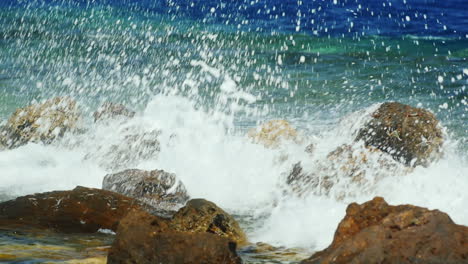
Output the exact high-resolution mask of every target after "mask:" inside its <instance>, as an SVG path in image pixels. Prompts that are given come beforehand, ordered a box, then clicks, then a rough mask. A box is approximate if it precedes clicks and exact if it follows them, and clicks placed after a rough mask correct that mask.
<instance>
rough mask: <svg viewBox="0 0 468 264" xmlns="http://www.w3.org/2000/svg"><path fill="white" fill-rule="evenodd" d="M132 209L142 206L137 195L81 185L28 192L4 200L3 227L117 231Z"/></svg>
mask: <svg viewBox="0 0 468 264" xmlns="http://www.w3.org/2000/svg"><path fill="white" fill-rule="evenodd" d="M130 209H135V210H142V208H141V207H140V206H139V205H138V202H137V201H136V200H134V199H133V198H130V197H126V196H123V195H120V194H118V193H114V192H110V191H105V190H100V189H92V188H85V187H81V186H78V187H76V188H75V189H73V190H72V191H54V192H46V193H40V194H34V195H27V196H23V197H19V198H16V199H15V200H10V201H6V202H3V203H0V227H3V226H18V227H21V226H35V227H42V228H52V229H55V230H58V231H61V232H91V233H92V232H96V231H98V230H99V229H110V230H113V231H115V230H116V229H117V225H118V223H119V221H120V219H122V218H123V217H124V216H125V215H126V214H127V213H128V212H129V210H130Z"/></svg>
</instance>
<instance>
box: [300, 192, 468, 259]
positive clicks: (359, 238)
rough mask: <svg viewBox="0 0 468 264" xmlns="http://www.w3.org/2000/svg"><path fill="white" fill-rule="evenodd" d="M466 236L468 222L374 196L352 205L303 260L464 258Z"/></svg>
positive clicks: (466, 252) (467, 253)
mask: <svg viewBox="0 0 468 264" xmlns="http://www.w3.org/2000/svg"><path fill="white" fill-rule="evenodd" d="M467 241H468V227H466V226H460V225H456V224H455V223H454V222H453V221H452V220H451V219H450V217H449V216H448V215H447V214H445V213H443V212H440V211H438V210H428V209H426V208H422V207H417V206H412V205H399V206H391V205H388V204H387V203H386V202H385V200H384V199H383V198H380V197H376V198H374V199H373V200H371V201H369V202H366V203H364V204H361V205H358V204H356V203H352V204H350V205H349V206H348V208H347V209H346V216H345V218H344V219H343V220H342V221H341V222H340V224H339V225H338V228H337V230H336V232H335V236H334V239H333V242H332V244H331V245H330V246H329V247H328V248H326V249H325V250H323V251H320V252H317V253H315V254H314V255H313V256H312V257H310V258H309V259H307V260H304V261H303V262H301V263H303V264H312V263H317V264H318V263H330V264H332V263H334V264H339V263H343V264H344V263H389V264H393V263H395V264H405V263H434V264H435V263H447V264H450V263H453V264H455V263H468V244H467V243H468V242H467Z"/></svg>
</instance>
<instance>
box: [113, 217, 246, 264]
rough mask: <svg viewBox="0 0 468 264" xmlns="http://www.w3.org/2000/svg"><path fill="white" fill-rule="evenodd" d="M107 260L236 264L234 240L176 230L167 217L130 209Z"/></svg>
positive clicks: (239, 261)
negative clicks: (172, 227)
mask: <svg viewBox="0 0 468 264" xmlns="http://www.w3.org/2000/svg"><path fill="white" fill-rule="evenodd" d="M107 260H108V262H107V263H109V264H117V263H118V264H125V263H129V264H130V263H140V264H145V263H148V264H150V263H151V264H152V263H164V264H173V263H174V264H183V263H187V264H188V263H206V264H210V263H213V264H218V263H226V264H231V263H233V264H234V263H235V264H239V263H241V260H240V258H239V257H238V256H237V253H236V243H235V242H232V241H230V240H229V239H227V238H224V237H220V236H217V235H215V234H210V233H204V232H203V233H188V232H178V231H174V230H172V229H171V227H170V226H169V220H167V219H163V218H160V217H158V216H153V215H150V214H148V213H146V212H141V211H134V212H131V213H129V214H128V215H127V217H125V218H124V219H123V220H122V221H121V223H120V225H119V228H118V230H117V236H116V239H115V241H114V243H113V245H112V247H111V249H110V251H109V255H108V257H107Z"/></svg>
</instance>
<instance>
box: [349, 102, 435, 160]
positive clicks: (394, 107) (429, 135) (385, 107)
mask: <svg viewBox="0 0 468 264" xmlns="http://www.w3.org/2000/svg"><path fill="white" fill-rule="evenodd" d="M356 140H363V141H364V142H365V144H366V145H368V146H374V147H376V148H378V149H380V150H382V151H384V152H386V153H389V154H390V155H392V157H393V158H395V159H396V160H398V161H402V162H403V163H405V164H406V165H410V166H418V165H423V166H427V165H428V164H430V162H432V161H433V160H435V159H437V158H439V157H440V156H441V151H442V150H441V149H442V144H443V141H444V139H443V133H442V129H441V127H440V125H439V121H438V120H437V119H436V117H435V116H434V115H433V114H432V113H431V112H429V111H427V110H425V109H421V108H415V107H411V106H409V105H404V104H400V103H396V102H389V103H384V104H382V105H381V106H380V107H379V108H378V109H377V110H376V111H375V112H374V113H372V119H371V120H370V121H369V122H367V123H366V124H365V125H364V127H363V128H361V129H360V130H359V132H358V135H357V137H356Z"/></svg>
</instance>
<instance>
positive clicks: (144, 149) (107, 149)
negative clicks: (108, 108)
mask: <svg viewBox="0 0 468 264" xmlns="http://www.w3.org/2000/svg"><path fill="white" fill-rule="evenodd" d="M119 133H120V134H119V136H118V138H114V139H110V142H104V143H103V144H102V145H100V146H98V147H97V149H95V150H93V152H92V153H89V154H87V155H86V157H85V159H87V160H90V159H93V160H97V161H98V163H99V165H100V166H102V167H103V168H104V169H106V170H109V171H121V170H124V169H128V168H131V167H134V166H136V165H138V163H139V162H141V161H143V160H148V159H151V158H155V157H157V155H158V153H159V151H160V149H161V148H160V143H159V140H158V137H159V135H160V134H161V131H159V130H152V131H138V129H133V128H127V129H124V131H119Z"/></svg>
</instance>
